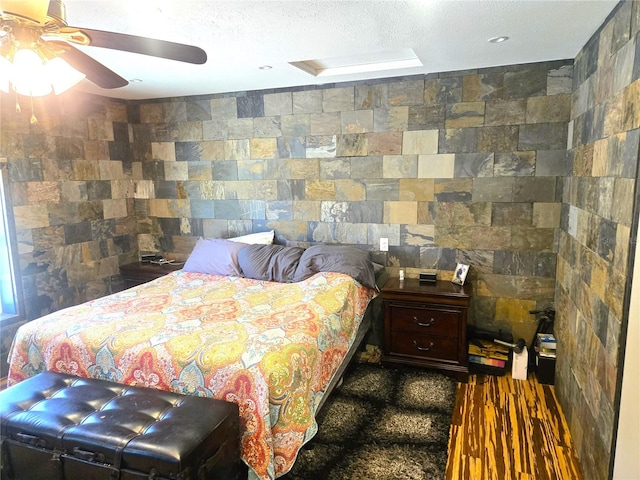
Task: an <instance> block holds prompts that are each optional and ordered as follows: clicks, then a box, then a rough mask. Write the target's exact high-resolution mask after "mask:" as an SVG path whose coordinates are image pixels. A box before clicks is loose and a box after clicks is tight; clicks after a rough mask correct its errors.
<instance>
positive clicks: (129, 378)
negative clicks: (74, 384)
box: [8, 239, 377, 479]
mask: <svg viewBox="0 0 640 480" xmlns="http://www.w3.org/2000/svg"><path fill="white" fill-rule="evenodd" d="M232 243H235V244H236V245H231V244H232ZM199 245H200V242H199V243H198V244H197V245H196V248H194V252H193V253H192V256H190V257H189V259H188V260H187V263H186V264H185V267H184V269H183V270H179V271H176V272H174V273H172V274H170V275H167V276H165V277H162V278H159V279H157V280H154V281H152V282H149V283H146V284H143V285H140V286H137V287H134V288H131V289H128V290H124V291H122V292H119V293H116V294H113V295H109V296H106V297H103V298H100V299H97V300H93V301H90V302H87V303H84V304H81V305H77V306H74V307H70V308H67V309H64V310H60V311H58V312H54V313H52V314H49V315H47V316H45V317H42V318H40V319H36V320H33V321H31V322H29V323H27V324H25V325H24V326H22V327H21V328H20V329H19V330H18V332H17V334H16V337H15V338H14V341H13V344H12V347H11V351H10V354H9V361H10V366H9V373H8V385H13V384H15V383H17V382H20V381H22V380H24V379H25V378H28V377H30V376H33V375H36V374H37V373H39V372H41V371H44V370H51V371H58V372H64V373H70V374H74V375H78V376H81V377H93V378H101V379H107V380H110V381H116V382H120V383H124V384H130V385H138V386H145V387H151V388H157V389H163V390H170V391H174V392H177V393H182V394H188V395H197V396H207V397H214V398H218V399H222V400H226V401H230V402H233V403H236V404H238V405H239V407H240V420H241V430H242V431H241V435H242V445H241V447H242V457H243V460H244V461H245V462H246V463H247V465H248V466H249V467H250V469H249V472H250V473H249V477H250V478H260V479H273V478H276V477H278V476H280V475H283V474H284V473H286V472H288V471H289V470H290V468H291V467H292V465H293V463H294V461H295V459H296V456H297V453H298V451H299V449H300V447H301V446H302V445H303V444H304V443H306V442H307V441H308V440H310V439H311V438H312V437H313V435H314V434H315V433H316V431H317V424H316V421H315V414H316V413H317V411H318V409H319V408H320V407H321V405H322V403H323V402H324V400H326V397H327V395H328V394H329V392H330V391H331V389H332V388H333V386H334V385H335V384H336V383H337V381H338V380H339V377H340V375H341V374H342V372H343V371H344V369H345V367H346V365H347V363H348V362H349V360H350V359H351V356H352V355H353V353H354V351H355V347H357V345H358V343H359V342H360V341H361V340H362V338H363V336H364V335H365V334H366V331H367V330H368V326H369V325H368V319H369V315H365V312H366V311H367V306H368V305H369V304H370V303H371V300H372V299H373V298H374V297H375V296H376V293H377V292H376V288H375V274H374V273H373V266H372V265H368V263H371V261H370V258H369V255H368V252H364V251H362V250H358V249H355V250H356V252H355V253H356V257H357V259H358V261H353V255H354V251H353V250H349V249H348V248H349V247H344V248H346V250H336V248H337V247H336V248H330V247H329V246H318V247H320V248H319V249H318V248H316V246H314V247H310V248H308V249H301V248H300V249H297V250H295V247H282V246H275V245H272V246H265V245H259V246H253V245H248V244H244V243H242V242H230V241H228V240H224V241H222V240H221V239H215V241H214V242H213V243H211V242H210V244H209V245H207V248H204V249H203V248H201V249H200V252H198V246H199ZM222 246H224V248H223V247H222ZM351 248H352V249H353V248H354V247H351ZM224 249H227V250H228V251H225V252H224V255H220V251H221V250H224ZM291 249H294V250H291ZM203 251H204V252H205V253H207V255H203V254H202V253H203ZM212 252H214V253H212ZM247 252H249V253H247ZM358 252H361V253H358ZM198 253H200V254H198ZM212 258H213V260H212ZM212 262H213V263H212Z"/></svg>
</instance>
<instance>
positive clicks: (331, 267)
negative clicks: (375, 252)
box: [293, 244, 376, 289]
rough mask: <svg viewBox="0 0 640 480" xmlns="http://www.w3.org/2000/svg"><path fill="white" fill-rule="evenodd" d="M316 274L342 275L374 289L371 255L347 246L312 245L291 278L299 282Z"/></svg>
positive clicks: (305, 252) (374, 281)
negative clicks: (335, 273) (334, 273)
mask: <svg viewBox="0 0 640 480" xmlns="http://www.w3.org/2000/svg"><path fill="white" fill-rule="evenodd" d="M318 272H337V273H344V274H346V275H349V276H351V277H353V278H354V279H356V280H357V281H358V282H360V283H361V284H362V285H364V286H365V287H368V288H374V289H375V288H376V275H375V272H374V269H373V262H372V261H371V254H370V253H369V252H368V251H366V250H361V249H359V248H357V247H352V246H348V245H326V244H323V245H313V246H311V247H309V248H307V249H306V250H305V251H304V253H303V254H302V257H300V263H299V264H298V269H297V270H296V274H295V276H294V278H293V281H294V282H301V281H302V280H305V279H307V278H309V277H311V276H312V275H315V274H316V273H318Z"/></svg>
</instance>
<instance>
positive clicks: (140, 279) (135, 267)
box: [120, 262, 184, 288]
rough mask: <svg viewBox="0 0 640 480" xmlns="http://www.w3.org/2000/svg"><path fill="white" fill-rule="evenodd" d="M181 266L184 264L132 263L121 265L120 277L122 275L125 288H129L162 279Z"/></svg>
mask: <svg viewBox="0 0 640 480" xmlns="http://www.w3.org/2000/svg"><path fill="white" fill-rule="evenodd" d="M183 266H184V263H180V264H178V265H172V264H170V263H166V264H164V265H158V264H155V263H147V262H145V263H142V262H134V263H129V264H127V265H121V266H120V275H122V278H123V279H124V282H125V286H126V288H131V287H135V286H136V285H140V284H142V283H146V282H150V281H151V280H155V279H156V278H160V277H164V276H165V275H168V274H169V273H171V272H175V271H176V270H180V269H181V268H182V267H183Z"/></svg>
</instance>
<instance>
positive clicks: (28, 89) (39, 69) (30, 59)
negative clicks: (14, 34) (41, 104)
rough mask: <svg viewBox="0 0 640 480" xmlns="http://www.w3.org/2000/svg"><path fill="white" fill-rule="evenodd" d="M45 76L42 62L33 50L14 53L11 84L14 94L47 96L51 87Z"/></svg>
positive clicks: (28, 49) (24, 49) (23, 49)
mask: <svg viewBox="0 0 640 480" xmlns="http://www.w3.org/2000/svg"><path fill="white" fill-rule="evenodd" d="M46 76H47V75H46V72H45V69H44V62H43V60H42V58H41V57H40V55H38V53H37V52H36V51H35V50H32V49H30V48H21V49H19V50H17V51H16V52H15V53H14V55H13V72H12V76H11V77H12V78H11V84H12V85H13V89H14V90H15V91H16V93H18V94H20V95H26V96H31V97H42V96H44V95H49V94H50V93H51V91H52V87H51V82H48V81H47V80H46Z"/></svg>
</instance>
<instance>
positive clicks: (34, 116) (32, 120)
mask: <svg viewBox="0 0 640 480" xmlns="http://www.w3.org/2000/svg"><path fill="white" fill-rule="evenodd" d="M29 122H31V125H36V124H37V123H38V119H37V118H36V114H35V113H34V111H33V95H31V118H30V119H29Z"/></svg>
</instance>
